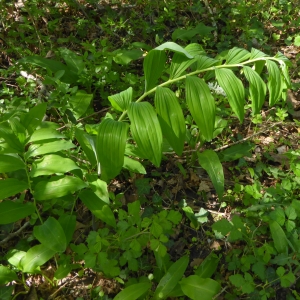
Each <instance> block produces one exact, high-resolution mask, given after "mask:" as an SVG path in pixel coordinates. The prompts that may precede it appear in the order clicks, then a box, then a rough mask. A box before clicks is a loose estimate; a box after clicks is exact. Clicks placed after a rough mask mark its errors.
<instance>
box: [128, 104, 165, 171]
mask: <svg viewBox="0 0 300 300" xmlns="http://www.w3.org/2000/svg"><path fill="white" fill-rule="evenodd" d="M128 116H129V119H130V121H131V126H130V129H131V133H132V135H133V138H134V140H135V141H136V143H137V145H138V148H139V151H140V152H141V153H142V155H143V156H144V157H146V158H148V159H149V160H150V161H151V162H152V163H153V164H154V165H155V166H159V165H160V161H161V157H162V132H161V128H160V125H159V121H158V118H157V116H156V113H155V111H154V108H153V107H152V106H151V104H150V103H148V102H142V103H131V104H130V106H129V110H128Z"/></svg>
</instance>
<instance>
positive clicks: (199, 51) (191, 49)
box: [184, 43, 205, 57]
mask: <svg viewBox="0 0 300 300" xmlns="http://www.w3.org/2000/svg"><path fill="white" fill-rule="evenodd" d="M184 50H186V51H187V52H188V53H189V54H191V55H192V56H193V57H195V56H196V55H205V51H204V49H203V47H202V46H201V45H200V44H197V43H191V44H188V45H187V46H186V47H185V48H184Z"/></svg>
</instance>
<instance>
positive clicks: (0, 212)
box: [0, 181, 35, 224]
mask: <svg viewBox="0 0 300 300" xmlns="http://www.w3.org/2000/svg"><path fill="white" fill-rule="evenodd" d="M0 182H1V181H0ZM34 211H35V208H34V205H33V204H32V203H26V204H23V203H17V202H12V201H3V202H1V203H0V224H10V223H14V222H16V221H18V220H21V219H24V218H25V217H27V216H29V215H31V214H32V213H34Z"/></svg>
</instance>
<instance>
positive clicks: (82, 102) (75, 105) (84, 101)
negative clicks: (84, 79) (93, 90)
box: [69, 90, 93, 119]
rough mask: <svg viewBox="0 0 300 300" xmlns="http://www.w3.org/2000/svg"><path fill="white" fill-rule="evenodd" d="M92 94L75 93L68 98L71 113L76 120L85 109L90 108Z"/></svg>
mask: <svg viewBox="0 0 300 300" xmlns="http://www.w3.org/2000/svg"><path fill="white" fill-rule="evenodd" d="M92 99H93V94H88V93H87V92H85V91H80V90H79V91H77V93H76V94H75V95H71V96H70V97H69V104H70V106H71V111H72V113H73V114H74V117H75V118H76V119H78V118H80V117H81V116H82V115H83V114H84V113H85V112H86V111H87V109H88V108H89V107H90V106H91V101H92Z"/></svg>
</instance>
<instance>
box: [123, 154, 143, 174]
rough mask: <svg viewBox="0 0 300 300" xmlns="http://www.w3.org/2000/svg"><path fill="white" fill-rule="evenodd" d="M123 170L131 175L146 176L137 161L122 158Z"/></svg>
mask: <svg viewBox="0 0 300 300" xmlns="http://www.w3.org/2000/svg"><path fill="white" fill-rule="evenodd" d="M123 168H125V169H127V170H129V171H130V172H133V173H139V174H147V172H146V170H145V168H144V166H143V165H142V164H141V163H140V162H139V161H137V160H134V159H132V158H129V157H127V156H124V164H123Z"/></svg>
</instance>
